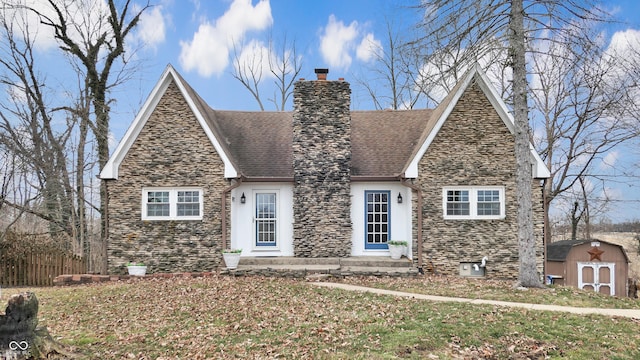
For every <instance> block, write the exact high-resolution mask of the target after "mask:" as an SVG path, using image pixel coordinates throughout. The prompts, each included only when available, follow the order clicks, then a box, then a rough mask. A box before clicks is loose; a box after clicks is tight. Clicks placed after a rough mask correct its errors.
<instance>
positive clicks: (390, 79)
mask: <svg viewBox="0 0 640 360" xmlns="http://www.w3.org/2000/svg"><path fill="white" fill-rule="evenodd" d="M386 25H387V32H386V33H385V35H386V37H385V44H384V45H381V44H378V43H371V44H369V46H370V47H371V48H372V49H373V51H372V53H373V61H374V64H373V66H371V67H369V68H368V69H367V70H368V71H367V74H365V75H364V77H356V81H357V83H358V84H359V85H360V86H361V87H362V88H364V89H365V90H366V92H367V93H368V94H369V96H370V97H371V100H372V101H373V104H374V106H375V108H376V109H389V108H390V109H393V110H398V109H412V108H413V107H414V106H415V105H416V103H417V102H418V101H419V100H420V99H421V98H422V97H423V95H424V94H425V93H428V92H426V91H423V90H422V89H421V85H423V84H425V82H424V81H421V80H422V78H421V77H420V74H421V70H422V69H421V63H420V62H419V61H415V60H416V57H415V56H414V55H415V53H414V52H412V51H410V47H409V45H408V44H407V43H406V42H405V41H403V40H402V39H401V37H400V35H399V32H398V31H396V30H395V29H394V25H393V23H392V22H391V21H390V20H387V21H386Z"/></svg>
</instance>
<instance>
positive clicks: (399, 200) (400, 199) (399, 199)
mask: <svg viewBox="0 0 640 360" xmlns="http://www.w3.org/2000/svg"><path fill="white" fill-rule="evenodd" d="M398 204H402V194H400V193H398Z"/></svg>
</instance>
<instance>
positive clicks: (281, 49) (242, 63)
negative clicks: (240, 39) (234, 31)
mask: <svg viewBox="0 0 640 360" xmlns="http://www.w3.org/2000/svg"><path fill="white" fill-rule="evenodd" d="M233 64H234V65H233V71H232V73H231V75H232V76H233V77H234V78H235V79H236V80H238V81H239V82H240V83H241V84H242V86H244V87H245V88H246V89H247V90H248V91H249V92H250V93H251V95H252V96H253V98H254V99H255V100H256V102H257V103H258V106H259V107H260V110H261V111H264V110H265V107H264V103H263V100H262V95H261V94H260V90H261V89H262V88H263V87H264V86H265V81H264V80H265V78H268V77H273V84H274V86H275V90H274V93H273V97H271V98H269V99H268V101H270V102H271V103H273V105H274V106H275V108H276V110H280V111H284V110H285V106H286V104H287V101H288V100H289V98H290V97H291V95H292V93H293V83H294V82H295V80H296V78H297V77H298V74H300V70H301V69H302V61H301V57H300V56H299V55H298V52H297V49H296V43H295V41H292V42H291V43H289V42H288V41H287V38H286V36H285V38H284V40H283V41H282V43H281V45H277V44H276V42H275V41H274V40H273V38H271V39H270V40H269V44H268V46H267V47H264V46H262V44H260V43H256V42H253V43H251V44H250V45H248V47H245V48H244V49H243V50H242V51H238V47H237V46H236V45H234V57H233ZM265 72H268V73H267V74H265ZM269 75H270V76H269Z"/></svg>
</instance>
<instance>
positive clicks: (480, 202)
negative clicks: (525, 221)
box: [442, 186, 505, 220]
mask: <svg viewBox="0 0 640 360" xmlns="http://www.w3.org/2000/svg"><path fill="white" fill-rule="evenodd" d="M442 210H443V211H442V213H443V216H444V218H445V219H451V220H470V219H504V217H505V200H504V187H502V186H455V187H445V188H443V189H442Z"/></svg>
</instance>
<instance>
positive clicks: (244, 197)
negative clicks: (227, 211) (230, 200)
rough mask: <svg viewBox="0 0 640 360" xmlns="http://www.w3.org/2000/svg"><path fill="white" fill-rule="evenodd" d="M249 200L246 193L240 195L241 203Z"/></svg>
mask: <svg viewBox="0 0 640 360" xmlns="http://www.w3.org/2000/svg"><path fill="white" fill-rule="evenodd" d="M246 202H247V197H246V196H244V193H242V196H240V204H244V203H246Z"/></svg>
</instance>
